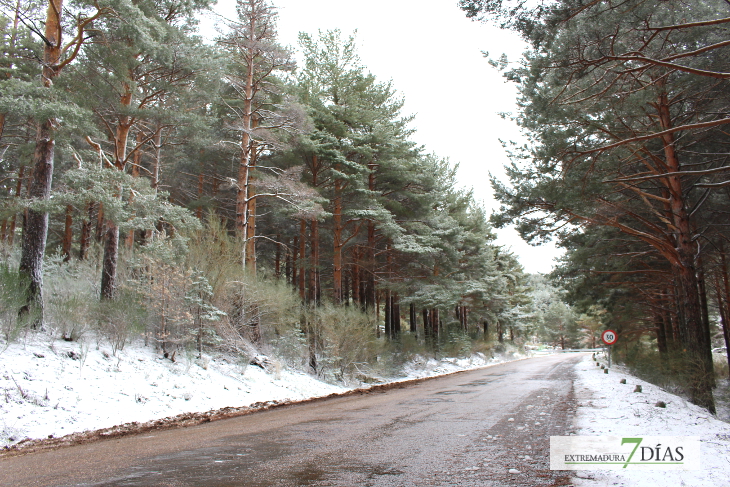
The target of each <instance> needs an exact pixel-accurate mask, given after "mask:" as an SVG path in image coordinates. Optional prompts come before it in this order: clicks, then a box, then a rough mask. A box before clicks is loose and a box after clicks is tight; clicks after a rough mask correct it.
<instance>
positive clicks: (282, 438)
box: [0, 354, 582, 487]
mask: <svg viewBox="0 0 730 487" xmlns="http://www.w3.org/2000/svg"><path fill="white" fill-rule="evenodd" d="M581 355H582V354H581ZM578 360H579V356H578V355H577V354H558V355H552V356H545V357H537V358H531V359H526V360H520V361H516V362H510V363H506V364H501V365H496V366H493V367H488V368H485V369H479V370H473V371H468V372H462V373H458V374H453V375H449V376H446V377H442V378H438V379H433V380H428V381H424V382H421V383H418V384H415V385H410V386H408V387H404V388H399V389H392V390H388V391H385V392H372V393H369V394H362V395H355V396H348V397H338V398H333V399H328V400H324V401H319V402H314V403H310V404H302V405H294V406H288V407H283V408H279V409H274V410H270V411H264V412H261V413H255V414H251V415H248V416H242V417H238V418H233V419H227V420H222V421H216V422H213V423H206V424H203V425H199V426H194V427H190V428H181V429H172V430H164V431H156V432H153V433H148V434H143V435H139V436H131V437H125V438H119V439H112V440H105V441H99V442H95V443H90V444H86V445H79V446H73V447H65V448H59V449H56V450H50V451H41V452H38V453H33V454H26V455H19V456H11V457H7V458H2V459H0V485H8V486H10V485H12V486H24V487H25V486H27V487H30V486H51V485H53V486H78V485H83V486H145V487H147V486H205V487H223V486H230V487H233V486H247V487H267V486H277V487H278V486H305V485H306V486H337V487H345V486H405V485H408V486H480V487H486V486H500V487H502V486H559V485H570V480H571V477H570V474H569V473H568V472H554V471H550V470H549V437H550V436H551V435H565V434H568V433H569V432H571V431H572V430H571V419H572V413H573V407H574V404H573V372H572V371H573V365H574V364H575V363H576V362H577V361H578Z"/></svg>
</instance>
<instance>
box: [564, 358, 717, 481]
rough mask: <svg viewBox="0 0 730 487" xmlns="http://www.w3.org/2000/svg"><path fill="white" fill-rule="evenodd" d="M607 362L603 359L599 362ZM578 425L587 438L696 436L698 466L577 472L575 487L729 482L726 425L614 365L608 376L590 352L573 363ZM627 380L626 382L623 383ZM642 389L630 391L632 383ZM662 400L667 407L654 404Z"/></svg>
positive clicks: (632, 388)
mask: <svg viewBox="0 0 730 487" xmlns="http://www.w3.org/2000/svg"><path fill="white" fill-rule="evenodd" d="M602 363H605V362H602ZM576 373H577V380H576V383H575V396H576V401H577V403H578V409H577V415H576V427H577V434H578V435H586V436H604V435H605V436H609V435H610V436H622V437H623V436H626V437H639V436H699V437H700V439H701V463H702V468H701V470H687V471H667V470H647V471H637V470H627V471H615V470H614V471H596V470H591V471H588V470H582V471H578V472H577V475H578V477H579V478H578V479H576V480H575V485H577V486H579V487H595V486H600V487H604V486H612V485H620V486H622V487H634V486H636V487H639V486H641V487H646V486H649V485H664V486H687V487H690V486H697V487H711V486H715V487H719V486H729V485H730V424H728V423H726V422H724V421H720V420H718V419H717V418H715V417H714V416H713V415H712V414H710V413H709V412H708V411H707V410H705V409H702V408H700V407H698V406H695V405H694V404H691V403H689V402H688V401H686V400H684V399H682V398H681V397H679V396H676V395H674V394H671V393H669V392H666V391H665V390H663V389H661V388H660V387H658V386H655V385H653V384H650V383H648V382H645V381H643V380H640V379H637V378H636V377H634V376H632V375H630V374H628V373H627V372H626V371H625V370H624V369H623V368H621V367H616V366H613V367H611V369H610V372H609V373H608V374H605V373H604V371H603V370H602V369H601V368H600V367H598V366H596V364H595V363H594V362H593V361H592V360H591V357H590V356H586V358H585V360H583V361H581V362H580V363H578V364H577V365H576ZM621 379H626V384H621ZM637 385H640V386H641V392H634V390H635V389H636V386H637ZM659 401H662V402H664V403H665V404H666V408H661V407H657V406H656V404H657V403H658V402H659Z"/></svg>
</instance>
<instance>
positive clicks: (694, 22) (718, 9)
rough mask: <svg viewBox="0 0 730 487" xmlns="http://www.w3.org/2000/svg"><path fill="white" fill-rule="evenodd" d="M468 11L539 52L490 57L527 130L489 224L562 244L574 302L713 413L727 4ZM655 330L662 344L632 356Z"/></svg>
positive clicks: (469, 7)
mask: <svg viewBox="0 0 730 487" xmlns="http://www.w3.org/2000/svg"><path fill="white" fill-rule="evenodd" d="M460 6H461V7H462V9H463V10H464V11H465V12H466V14H467V16H469V17H472V18H476V19H481V20H484V21H489V22H497V23H498V24H499V25H501V26H502V27H503V28H506V29H512V30H514V31H516V32H519V33H520V35H521V36H522V38H523V39H524V40H525V41H527V42H528V43H529V46H530V47H529V49H528V51H527V52H526V53H525V57H524V59H523V60H521V61H520V62H518V63H510V62H509V60H507V59H505V58H499V59H493V60H492V61H491V62H492V64H493V65H494V66H496V67H497V68H498V69H502V70H503V72H504V75H505V76H506V77H507V78H508V79H510V80H513V81H514V82H515V83H516V84H517V86H518V87H519V90H520V97H519V102H518V103H519V104H520V113H519V114H518V115H516V116H515V119H516V120H517V122H518V123H519V125H520V126H521V127H522V128H523V129H524V131H525V134H526V135H527V137H528V143H527V144H525V145H524V146H518V145H514V146H512V147H510V150H511V152H512V163H511V166H510V167H509V168H508V171H509V181H508V182H500V181H493V185H494V187H495V189H496V191H497V192H498V197H499V199H500V201H501V203H502V206H501V208H500V210H499V211H498V212H496V213H495V214H494V215H493V218H492V221H493V222H494V223H495V224H496V225H503V224H505V223H508V222H515V223H516V224H517V226H518V228H519V229H520V233H521V234H522V236H523V238H525V239H527V240H529V241H541V240H542V239H555V240H556V241H557V242H558V243H559V245H561V246H562V247H564V248H565V249H566V251H567V253H566V257H565V259H564V261H563V262H562V264H561V266H560V268H559V269H557V270H556V272H555V274H556V277H558V278H559V279H560V281H561V282H562V284H563V286H564V287H565V289H566V290H567V291H568V293H569V296H568V299H569V301H570V302H572V303H573V304H575V305H578V306H579V307H580V306H598V307H599V308H600V309H602V310H603V311H605V312H606V313H607V316H606V317H604V319H607V320H608V322H610V323H611V325H612V327H614V329H615V330H616V331H617V332H618V334H619V336H620V337H621V340H622V342H623V343H624V351H625V353H627V354H628V355H633V356H634V357H633V358H634V359H636V355H637V354H638V355H643V356H644V359H645V360H647V361H649V362H650V363H652V364H653V365H652V368H653V369H654V371H653V374H654V376H655V377H656V376H659V375H662V374H663V375H664V376H665V377H666V376H671V377H673V380H674V381H676V382H679V383H682V384H685V386H686V389H685V390H686V391H687V392H688V394H689V396H690V397H691V398H692V401H693V402H695V403H696V404H699V405H702V406H704V407H706V408H708V409H709V410H710V411H714V399H713V394H712V390H713V388H715V386H716V376H715V373H714V367H715V365H714V363H713V357H712V353H711V350H712V347H713V346H715V347H717V346H718V345H724V346H725V347H727V345H728V339H729V338H730V336H729V331H730V330H729V329H728V326H727V319H728V316H730V315H729V314H728V313H730V309H729V308H728V302H729V301H730V299H729V298H730V287H729V285H728V269H727V260H728V257H727V251H726V247H727V246H728V245H727V240H728V237H729V236H730V234H729V233H728V225H727V216H728V213H727V212H728V209H729V207H728V204H729V203H730V199H729V196H730V193H729V192H728V191H729V188H730V181H729V180H728V171H729V170H730V166H728V150H727V148H728V143H729V142H730V139H729V138H728V132H727V124H728V123H730V116H729V114H728V108H729V107H728V104H727V93H728V91H727V90H728V84H727V83H728V79H730V66H729V65H728V53H729V51H728V49H729V47H730V41H728V38H730V37H729V36H728V34H730V31H729V30H728V26H729V24H730V17H729V16H728V14H730V5H729V4H728V2H726V1H719V0H704V1H701V2H686V1H681V0H671V1H647V0H592V1H583V0H561V1H556V2H537V3H536V4H535V5H528V4H525V3H521V2H511V1H504V2H503V1H499V0H461V1H460ZM647 337H651V338H653V339H655V340H656V342H655V346H654V347H651V348H653V349H649V350H647V349H644V350H639V349H638V348H637V347H634V350H628V348H629V347H628V344H629V343H632V342H633V343H634V344H640V343H641V342H642V340H645V339H646V338H647ZM619 349H621V347H620V346H619ZM725 351H726V350H725ZM649 355H650V357H649ZM728 359H730V356H728Z"/></svg>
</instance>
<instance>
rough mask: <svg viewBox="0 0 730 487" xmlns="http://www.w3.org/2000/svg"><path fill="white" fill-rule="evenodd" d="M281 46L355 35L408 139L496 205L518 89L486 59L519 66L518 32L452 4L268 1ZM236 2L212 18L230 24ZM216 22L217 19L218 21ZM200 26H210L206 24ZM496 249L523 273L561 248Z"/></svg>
mask: <svg viewBox="0 0 730 487" xmlns="http://www.w3.org/2000/svg"><path fill="white" fill-rule="evenodd" d="M273 4H274V5H275V6H276V7H277V9H278V11H279V22H278V31H279V41H280V43H281V44H283V45H288V46H291V47H293V48H295V49H296V47H297V36H298V34H299V32H307V33H310V34H313V35H316V33H317V30H319V29H321V30H328V29H340V30H341V31H342V33H343V36H347V35H349V34H350V33H352V32H354V31H355V30H357V41H358V47H359V49H358V53H359V55H360V59H361V61H362V63H363V65H364V66H366V68H367V69H368V70H369V71H370V72H372V73H373V74H374V75H375V76H376V77H377V78H378V79H379V80H380V81H388V80H392V81H393V86H394V88H395V89H396V90H397V91H398V92H399V93H400V94H401V95H402V96H403V97H404V99H405V107H404V110H403V114H404V115H408V114H415V115H416V118H415V120H414V122H413V125H412V128H415V129H416V133H415V134H414V135H413V137H412V138H413V140H414V141H415V142H417V143H419V144H422V145H424V146H425V148H426V151H427V152H433V153H435V154H437V155H438V156H439V157H442V158H448V159H449V160H450V161H451V163H452V164H459V171H458V179H459V182H460V184H462V185H463V186H464V187H467V188H473V189H474V195H475V197H476V199H477V200H479V201H482V202H483V203H484V205H485V207H486V208H487V210H491V209H492V208H496V207H497V203H496V202H495V201H494V199H493V197H492V190H491V187H490V185H489V173H490V172H491V173H492V174H494V175H496V176H498V177H501V176H502V175H503V170H502V167H503V166H504V164H506V163H507V162H508V159H507V157H506V155H505V152H504V150H503V148H502V145H501V144H500V142H499V140H500V139H502V140H519V137H520V136H519V131H518V130H517V128H516V126H515V125H514V124H512V122H509V121H506V120H503V119H502V118H501V117H499V115H498V113H500V112H512V111H514V110H515V96H516V90H515V88H514V86H512V85H511V84H510V83H507V82H505V80H504V79H503V78H502V76H501V74H500V73H499V72H497V70H496V69H494V68H492V67H491V66H490V65H489V64H488V63H487V61H486V59H485V58H484V57H483V55H482V51H488V52H489V53H490V57H494V58H496V57H498V56H499V55H501V54H502V53H505V54H507V56H508V58H509V59H510V60H517V59H518V58H519V56H520V54H521V53H522V50H523V44H522V42H521V40H520V39H519V38H518V37H517V36H516V35H514V34H512V33H510V32H506V31H501V30H500V29H498V28H497V27H494V26H491V25H485V24H482V23H479V22H473V21H471V20H469V19H467V18H466V16H465V15H464V13H463V12H462V11H461V10H460V9H459V8H458V0H369V1H366V2H364V1H352V0H273ZM234 6H235V0H218V6H217V7H216V11H217V12H218V13H219V14H220V15H221V16H223V17H228V18H233V17H235V8H234ZM219 21H220V19H219ZM203 28H206V25H205V24H204V25H203ZM497 234H498V238H497V243H498V244H501V245H504V246H506V247H509V248H511V250H512V252H514V253H515V255H517V256H518V257H519V259H520V262H521V263H522V265H523V266H524V267H525V269H526V270H527V271H528V272H548V271H549V270H550V269H551V267H552V263H553V258H554V257H555V256H557V255H559V254H560V251H558V250H557V249H555V248H554V247H552V246H541V247H533V246H530V245H527V244H526V243H525V242H523V241H522V240H521V239H520V238H519V236H518V235H517V233H516V232H515V231H514V230H499V231H498V232H497Z"/></svg>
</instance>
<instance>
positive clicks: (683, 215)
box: [657, 81, 715, 413]
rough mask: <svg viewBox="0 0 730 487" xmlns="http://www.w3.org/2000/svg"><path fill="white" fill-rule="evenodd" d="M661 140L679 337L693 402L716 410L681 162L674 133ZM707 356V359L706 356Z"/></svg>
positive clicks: (665, 119)
mask: <svg viewBox="0 0 730 487" xmlns="http://www.w3.org/2000/svg"><path fill="white" fill-rule="evenodd" d="M664 83H665V82H663V81H662V82H660V83H658V86H659V88H660V89H662V92H661V93H660V94H659V97H658V100H657V107H658V115H659V121H660V124H661V127H662V129H663V130H664V131H666V130H668V129H670V128H672V125H673V123H672V117H671V113H670V108H669V107H670V104H669V97H668V95H667V93H666V91H664ZM662 142H663V143H664V159H665V164H666V166H667V173H668V176H667V177H666V178H665V184H666V186H667V189H668V192H669V205H670V208H671V213H672V219H673V221H672V224H673V227H674V234H675V236H676V242H674V244H675V248H676V253H677V258H676V261H675V262H672V264H673V268H674V269H675V271H676V274H677V278H678V282H679V287H680V289H681V291H682V293H683V299H682V302H683V303H684V306H683V308H684V322H683V323H682V324H683V326H681V328H680V339H682V341H683V343H684V345H685V346H686V349H687V365H688V367H689V368H690V376H691V379H690V381H691V386H690V395H691V397H692V402H694V403H695V404H697V405H699V406H702V407H705V408H707V409H708V410H709V411H710V412H712V413H714V412H715V401H714V398H713V396H712V382H713V381H714V371H713V364H712V357H711V356H709V357H708V355H709V354H708V352H709V343H706V339H707V333H706V330H705V326H704V322H703V317H702V304H701V299H700V293H699V287H700V285H699V282H698V279H697V268H696V262H695V244H694V241H693V237H694V235H693V232H692V227H691V224H690V219H689V215H688V213H687V209H686V205H685V198H684V193H683V187H682V180H681V166H680V163H679V159H678V157H677V153H676V150H675V141H674V133H666V134H665V135H663V136H662ZM708 359H709V360H708Z"/></svg>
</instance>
